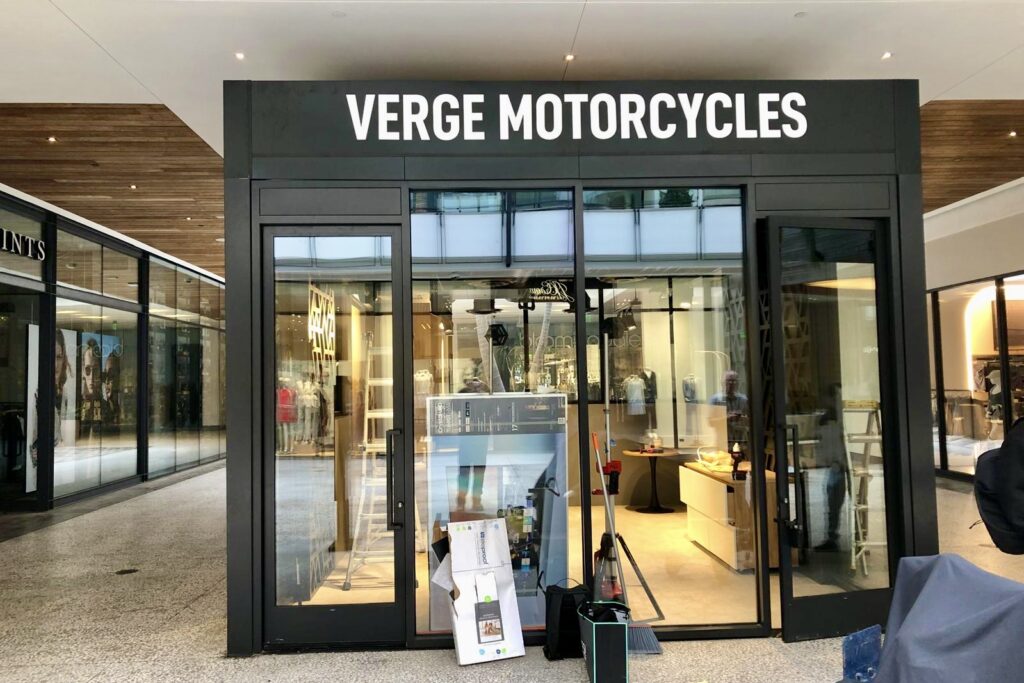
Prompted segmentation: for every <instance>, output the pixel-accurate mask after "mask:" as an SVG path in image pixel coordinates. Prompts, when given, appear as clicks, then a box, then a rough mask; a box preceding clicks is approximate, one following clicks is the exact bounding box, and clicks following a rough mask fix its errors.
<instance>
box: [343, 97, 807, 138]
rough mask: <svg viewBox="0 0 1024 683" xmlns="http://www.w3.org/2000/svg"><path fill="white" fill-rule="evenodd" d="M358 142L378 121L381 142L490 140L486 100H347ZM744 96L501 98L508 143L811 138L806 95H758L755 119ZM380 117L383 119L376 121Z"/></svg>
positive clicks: (501, 116)
mask: <svg viewBox="0 0 1024 683" xmlns="http://www.w3.org/2000/svg"><path fill="white" fill-rule="evenodd" d="M346 100H347V102H348V111H349V115H350V116H351V119H352V128H353V130H354V131H355V134H356V139H358V140H366V139H367V137H368V136H369V135H370V133H371V127H372V121H373V119H374V118H376V123H377V126H376V134H377V139H378V140H396V141H397V140H432V139H436V140H455V139H459V138H461V139H463V140H485V139H486V133H485V131H484V130H483V120H484V113H483V111H482V110H483V106H484V101H485V96H484V95H483V94H478V93H477V94H463V95H461V96H456V95H452V94H441V95H436V96H433V97H431V98H428V97H426V96H424V95H419V94H375V95H352V94H350V95H346ZM746 100H747V97H746V95H744V94H742V93H736V94H728V93H722V92H713V93H707V94H705V93H699V92H698V93H667V92H662V93H656V94H654V95H650V96H645V95H638V94H631V93H622V94H619V95H611V94H608V93H596V94H586V93H563V94H552V93H548V94H543V95H538V96H536V97H534V96H533V95H531V94H526V95H521V96H519V99H518V101H515V100H514V99H513V96H510V95H507V94H504V93H502V94H500V95H498V130H499V137H500V138H501V139H502V140H509V139H511V138H512V137H513V135H514V136H516V137H518V138H520V139H522V140H533V139H534V138H535V137H536V138H540V139H542V140H556V139H558V138H560V137H562V136H563V135H571V136H572V139H573V140H580V139H582V138H583V136H584V129H585V128H586V129H587V131H586V132H588V133H589V134H590V135H591V136H593V137H594V138H596V139H598V140H609V139H611V138H614V137H619V138H622V139H624V140H628V139H641V140H642V139H647V138H648V137H652V138H657V139H662V140H665V139H668V138H672V137H674V136H676V135H680V136H682V135H685V136H686V137H688V138H696V137H699V136H702V135H704V134H705V133H706V134H707V135H710V136H711V137H713V138H728V137H736V138H769V139H770V138H783V137H785V138H799V137H803V135H804V134H805V133H806V132H807V117H806V116H805V115H804V113H803V111H801V110H802V109H803V108H804V107H806V104H807V102H806V100H805V99H804V96H803V95H802V94H800V93H797V92H788V93H771V92H765V93H758V94H757V95H756V96H752V97H751V101H752V102H751V104H752V105H753V106H752V107H751V109H752V111H753V112H754V113H755V115H756V116H755V117H752V118H751V119H749V120H748V115H749V114H750V113H751V112H749V111H748V109H747V107H748V104H747V101H746ZM374 114H376V116H374Z"/></svg>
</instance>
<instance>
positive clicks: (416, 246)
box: [412, 213, 441, 261]
mask: <svg viewBox="0 0 1024 683" xmlns="http://www.w3.org/2000/svg"><path fill="white" fill-rule="evenodd" d="M412 253H413V254H415V258H416V259H417V260H420V261H440V260H441V214H439V213H414V214H412Z"/></svg>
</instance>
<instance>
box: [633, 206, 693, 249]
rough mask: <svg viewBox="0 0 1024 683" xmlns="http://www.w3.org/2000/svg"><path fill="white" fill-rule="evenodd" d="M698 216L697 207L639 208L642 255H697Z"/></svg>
mask: <svg viewBox="0 0 1024 683" xmlns="http://www.w3.org/2000/svg"><path fill="white" fill-rule="evenodd" d="M697 218H698V213H697V209H643V210H641V211H640V254H641V257H642V258H643V257H648V256H657V257H664V256H682V257H687V256H688V257H693V256H696V255H697ZM620 239H621V238H620Z"/></svg>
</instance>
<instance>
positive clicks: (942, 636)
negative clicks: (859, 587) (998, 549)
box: [876, 554, 1024, 683]
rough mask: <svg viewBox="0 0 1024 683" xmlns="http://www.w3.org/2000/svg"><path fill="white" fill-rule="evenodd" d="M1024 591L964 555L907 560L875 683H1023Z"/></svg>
mask: <svg viewBox="0 0 1024 683" xmlns="http://www.w3.org/2000/svg"><path fill="white" fill-rule="evenodd" d="M1022 634H1024V584H1020V583H1017V582H1016V581H1010V580H1009V579H1004V578H1003V577H1001V576H996V575H995V574H990V573H988V572H986V571H982V570H981V569H978V568H977V567H975V566H974V565H973V564H971V563H970V562H968V561H967V560H965V559H964V558H962V557H960V556H959V555H948V554H947V555H933V556H929V557H905V558H903V559H902V560H901V561H900V567H899V572H898V573H897V576H896V591H895V594H894V596H893V601H892V607H891V608H890V609H889V622H888V624H887V625H886V640H885V647H884V648H883V649H882V661H881V664H880V666H879V672H878V677H877V678H876V683H897V682H899V683H911V682H912V683H917V682H918V681H921V682H924V681H927V683H945V682H946V681H948V682H949V683H953V682H954V681H955V682H956V683H969V682H971V681H977V682H978V683H994V682H996V681H1024V646H1022V644H1021V635H1022Z"/></svg>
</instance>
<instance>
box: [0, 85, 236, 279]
mask: <svg viewBox="0 0 1024 683" xmlns="http://www.w3.org/2000/svg"><path fill="white" fill-rule="evenodd" d="M51 135H52V136H54V137H56V138H57V141H56V142H54V143H50V142H48V141H47V138H48V137H49V136H51ZM223 168H224V165H223V160H222V159H221V157H220V155H218V154H217V153H216V152H214V151H213V150H212V149H211V148H210V146H209V145H207V144H206V143H205V142H204V141H203V140H202V139H201V138H200V137H199V136H198V135H196V134H195V133H194V132H192V130H191V129H190V128H189V127H188V126H186V125H185V124H184V123H182V121H181V120H180V119H179V118H178V117H177V116H175V115H174V114H173V113H172V112H171V111H170V110H169V109H168V108H167V107H165V106H163V105H151V104H0V182H3V183H5V184H7V185H10V186H12V187H16V188H18V189H19V190H21V191H22V192H27V193H28V194H31V195H33V196H35V197H38V198H40V199H43V200H45V201H48V202H51V203H53V204H56V205H57V206H60V207H61V208H63V209H67V210H68V211H72V212H74V213H77V214H78V215H80V216H83V217H85V218H88V219H90V220H93V221H96V222H97V223H100V224H102V225H105V226H107V227H108V228H112V229H114V230H117V231H119V232H122V233H124V234H125V235H128V236H130V237H133V238H135V239H137V240H139V241H141V242H145V243H146V244H149V245H151V246H153V247H156V248H157V249H160V250H162V251H165V252H167V253H168V254H172V255H174V256H177V257H178V258H181V259H184V260H186V261H189V262H191V263H193V264H195V265H197V266H200V267H202V268H205V269H207V270H209V271H211V272H214V273H218V274H223V272H224V245H223V244H222V243H219V242H217V241H216V239H217V238H218V237H222V236H223V235H224V216H223V214H224V179H223V175H224V171H223ZM132 184H134V185H135V186H136V188H137V189H135V190H132V189H130V186H131V185H132ZM189 218H191V220H188V219H189Z"/></svg>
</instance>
